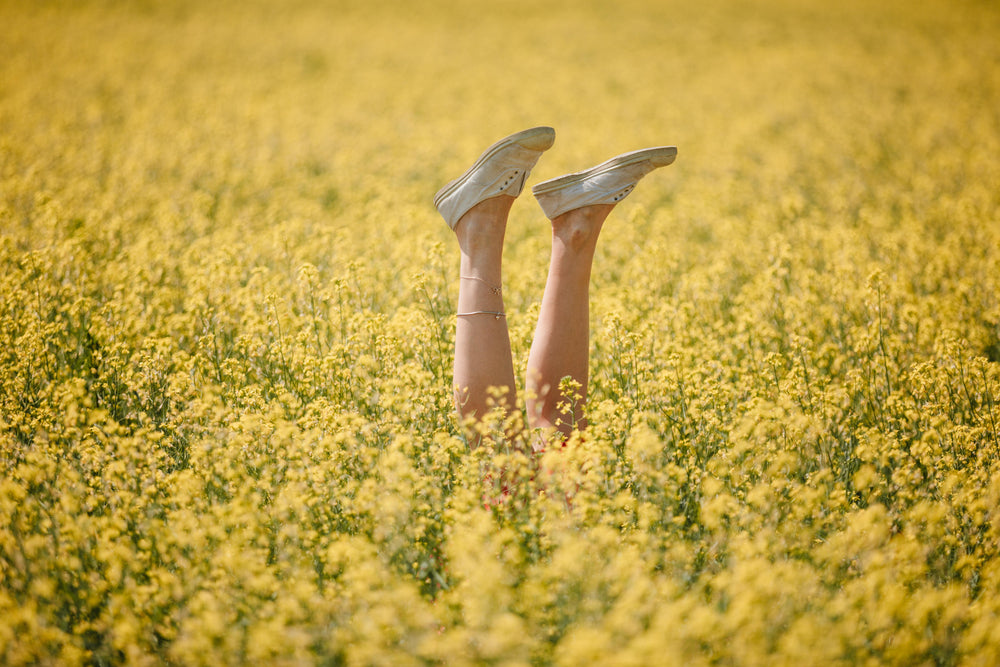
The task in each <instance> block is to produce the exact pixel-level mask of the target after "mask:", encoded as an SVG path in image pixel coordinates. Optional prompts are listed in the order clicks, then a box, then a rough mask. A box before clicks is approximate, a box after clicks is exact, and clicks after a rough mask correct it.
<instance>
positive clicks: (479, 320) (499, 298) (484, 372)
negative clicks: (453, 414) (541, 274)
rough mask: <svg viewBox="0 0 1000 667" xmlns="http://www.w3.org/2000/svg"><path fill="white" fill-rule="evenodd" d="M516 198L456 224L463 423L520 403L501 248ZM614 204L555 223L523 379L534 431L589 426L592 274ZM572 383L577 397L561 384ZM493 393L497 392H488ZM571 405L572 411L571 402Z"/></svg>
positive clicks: (492, 201)
mask: <svg viewBox="0 0 1000 667" xmlns="http://www.w3.org/2000/svg"><path fill="white" fill-rule="evenodd" d="M513 203H514V197H513V196H510V195H500V196H497V197H491V198H489V199H484V200H483V201H481V202H479V203H478V204H476V205H475V206H473V207H472V208H471V209H470V210H469V211H467V212H466V213H465V214H464V215H463V216H462V217H461V218H460V219H459V221H458V223H457V224H456V225H455V234H456V236H457V237H458V246H459V249H460V250H461V270H460V276H461V280H460V286H459V293H458V313H460V315H459V317H458V322H457V324H456V331H455V368H454V373H455V379H454V382H455V403H456V407H457V409H458V412H459V415H460V416H461V417H462V418H463V419H470V418H471V419H473V420H476V419H481V418H483V417H484V416H486V415H487V414H488V413H489V412H490V411H491V409H493V408H494V407H495V403H496V400H497V396H499V399H498V400H499V401H500V403H501V404H500V406H499V407H500V408H501V409H502V410H504V409H505V410H508V411H509V410H512V409H514V406H516V404H517V391H516V389H515V379H514V365H513V361H512V358H511V349H510V336H509V334H508V330H507V320H506V318H505V317H504V316H497V315H496V314H495V313H504V312H505V310H504V304H503V295H502V291H501V289H500V286H501V285H503V280H502V277H503V276H502V270H501V265H502V259H503V242H504V235H505V232H506V229H507V218H508V214H509V212H510V209H511V205H512V204H513ZM613 209H614V204H593V205H588V206H583V207H580V208H576V209H573V210H571V211H567V212H565V213H562V214H560V215H557V216H556V217H554V218H553V219H552V220H551V222H552V255H551V260H550V264H549V273H548V278H547V280H546V282H545V291H544V293H543V296H542V305H541V311H540V313H539V316H538V325H537V327H536V330H535V338H534V341H533V342H532V345H531V351H530V353H529V355H528V366H527V370H526V373H525V407H526V411H527V425H528V427H529V428H533V429H534V428H540V429H542V430H543V432H545V431H548V432H552V431H553V430H558V431H560V432H562V433H563V434H564V435H567V436H568V435H569V434H570V433H571V432H572V431H573V429H574V428H577V429H582V428H583V427H584V426H585V422H584V417H583V404H584V401H585V400H586V396H587V384H588V377H589V368H588V366H589V351H590V273H591V266H592V265H593V260H594V251H595V249H596V247H597V239H598V237H599V235H600V232H601V228H602V226H603V224H604V221H605V219H607V217H608V215H609V214H610V213H611V211H612V210H613ZM564 378H570V379H571V380H572V381H573V383H572V384H573V385H574V387H575V388H574V389H573V391H572V394H573V395H574V396H563V395H562V393H561V392H560V384H561V383H562V381H563V380H564ZM491 390H492V391H491ZM567 402H568V404H569V405H568V407H567V405H566V403H567Z"/></svg>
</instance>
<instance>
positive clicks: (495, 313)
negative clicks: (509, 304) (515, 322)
mask: <svg viewBox="0 0 1000 667" xmlns="http://www.w3.org/2000/svg"><path fill="white" fill-rule="evenodd" d="M470 315H492V316H493V319H495V320H499V319H500V318H501V317H506V315H505V314H504V313H501V312H499V311H496V310H473V311H471V312H468V313H456V314H455V317H469V316H470Z"/></svg>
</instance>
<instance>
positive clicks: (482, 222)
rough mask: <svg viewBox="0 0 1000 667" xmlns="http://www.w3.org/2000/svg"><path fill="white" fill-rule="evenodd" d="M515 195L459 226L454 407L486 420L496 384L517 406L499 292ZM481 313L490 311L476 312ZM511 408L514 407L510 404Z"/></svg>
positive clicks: (484, 204) (496, 200)
mask: <svg viewBox="0 0 1000 667" xmlns="http://www.w3.org/2000/svg"><path fill="white" fill-rule="evenodd" d="M513 203H514V197H512V196H510V195H500V196H498V197H492V198H490V199H485V200H483V201H481V202H479V203H478V204H476V205H475V206H473V207H472V208H471V209H470V210H469V211H468V212H467V213H466V214H465V215H463V216H462V217H461V218H460V219H459V221H458V223H457V224H456V225H455V235H456V236H457V237H458V247H459V249H460V250H461V253H462V260H461V270H460V274H459V275H460V276H461V279H460V285H459V289H458V313H459V317H458V318H457V320H458V321H457V323H456V325H455V380H454V382H455V384H454V387H455V406H456V408H457V409H458V413H459V415H460V416H461V417H462V418H469V417H475V418H477V419H481V418H483V417H484V416H486V414H487V413H488V412H489V411H490V409H491V407H492V406H491V401H490V397H491V392H490V390H491V388H496V389H498V390H499V391H500V392H503V398H504V399H505V400H506V404H507V406H509V407H512V406H514V405H515V404H516V391H515V389H514V364H513V362H512V361H511V352H510V335H509V334H508V332H507V320H506V317H502V316H501V317H497V316H495V315H493V314H491V313H493V312H496V313H503V312H505V311H504V304H503V295H502V294H500V290H499V289H498V288H500V286H501V285H502V284H503V283H502V280H501V271H500V265H501V258H502V255H503V239H504V234H505V232H506V230H507V216H508V214H509V213H510V207H511V205H512V204H513ZM478 311H489V312H486V313H478V314H468V313H477V312H478ZM508 409H509V408H508Z"/></svg>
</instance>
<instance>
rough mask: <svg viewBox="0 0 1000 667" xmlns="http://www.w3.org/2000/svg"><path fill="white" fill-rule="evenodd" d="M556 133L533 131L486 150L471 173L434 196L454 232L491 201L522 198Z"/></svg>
mask: <svg viewBox="0 0 1000 667" xmlns="http://www.w3.org/2000/svg"><path fill="white" fill-rule="evenodd" d="M555 140H556V131H555V130H553V129H552V128H551V127H533V128H531V129H530V130H524V131H523V132H518V133H517V134H512V135H510V136H509V137H506V138H504V139H501V140H500V141H498V142H497V143H495V144H493V145H492V146H490V147H489V148H487V149H486V152H485V153H483V154H482V155H480V156H479V159H478V160H476V162H475V163H474V164H473V165H472V166H471V167H469V169H468V171H466V172H465V173H464V174H462V175H461V176H459V177H458V178H456V179H455V180H454V181H452V182H451V183H449V184H448V185H446V186H444V187H443V188H441V189H440V190H439V191H438V193H437V194H436V195H434V206H435V207H436V208H437V210H438V212H439V213H440V214H441V215H442V216H444V220H445V222H447V223H448V226H449V227H451V228H452V229H455V225H457V224H458V221H459V220H460V219H461V217H462V216H463V215H465V213H466V212H467V211H468V210H469V209H470V208H472V207H473V206H475V205H476V204H478V203H479V202H481V201H483V200H484V199H489V198H490V197H497V196H499V195H504V194H506V195H511V196H513V197H516V196H518V195H519V194H521V190H523V189H524V183H525V181H526V180H527V178H528V174H529V173H530V172H531V169H532V167H534V166H535V163H536V162H538V158H539V157H541V155H542V153H543V152H545V151H547V150H548V149H549V148H551V147H552V144H553V143H554V142H555Z"/></svg>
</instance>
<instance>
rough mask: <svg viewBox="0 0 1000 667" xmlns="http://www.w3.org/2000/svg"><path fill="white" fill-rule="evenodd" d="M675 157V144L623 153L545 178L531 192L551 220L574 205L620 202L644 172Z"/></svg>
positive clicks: (666, 163) (671, 160)
mask: <svg viewBox="0 0 1000 667" xmlns="http://www.w3.org/2000/svg"><path fill="white" fill-rule="evenodd" d="M676 157H677V147H676V146H660V147H658V148H644V149H642V150H640V151H632V152H631V153H623V154H621V155H619V156H618V157H613V158H611V159H610V160H608V161H607V162H602V163H601V164H599V165H597V166H596V167H591V168H590V169H587V170H584V171H578V172H576V173H575V174H567V175H565V176H560V177H558V178H553V179H551V180H548V181H542V182H541V183H539V184H538V185H536V186H535V187H533V188H531V192H532V194H534V195H535V199H537V200H538V203H539V204H540V205H541V207H542V210H543V211H545V215H547V216H548V217H549V219H550V220H551V219H552V218H555V217H558V216H560V215H562V214H563V213H565V212H566V211H572V210H573V209H575V208H581V207H583V206H590V205H591V204H616V203H618V202H620V201H621V200H623V199H625V197H627V196H628V195H629V193H631V192H632V190H634V189H635V185H636V183H638V182H639V180H640V179H641V178H642V177H643V176H645V175H646V174H648V173H649V172H651V171H653V170H654V169H658V168H660V167H666V166H667V165H668V164H670V163H671V162H673V161H674V158H676Z"/></svg>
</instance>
